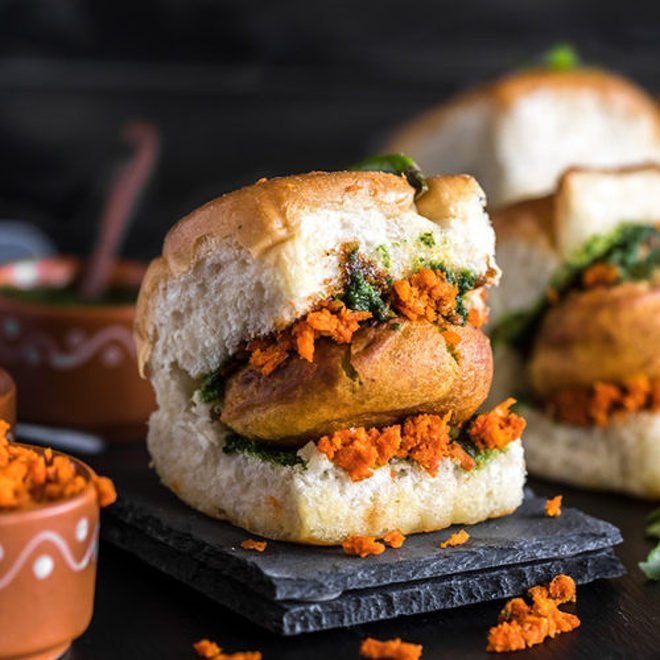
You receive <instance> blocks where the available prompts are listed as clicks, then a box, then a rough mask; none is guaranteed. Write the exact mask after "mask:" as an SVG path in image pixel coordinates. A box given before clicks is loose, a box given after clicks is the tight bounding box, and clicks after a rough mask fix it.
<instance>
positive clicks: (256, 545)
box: [241, 539, 268, 552]
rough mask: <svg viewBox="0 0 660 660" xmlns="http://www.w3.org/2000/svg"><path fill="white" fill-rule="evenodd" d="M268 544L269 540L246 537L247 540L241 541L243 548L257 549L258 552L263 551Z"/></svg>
mask: <svg viewBox="0 0 660 660" xmlns="http://www.w3.org/2000/svg"><path fill="white" fill-rule="evenodd" d="M267 546H268V542H267V541H257V540H256V539H245V541H241V548H243V550H256V551H257V552H263V551H264V550H265V549H266V547H267Z"/></svg>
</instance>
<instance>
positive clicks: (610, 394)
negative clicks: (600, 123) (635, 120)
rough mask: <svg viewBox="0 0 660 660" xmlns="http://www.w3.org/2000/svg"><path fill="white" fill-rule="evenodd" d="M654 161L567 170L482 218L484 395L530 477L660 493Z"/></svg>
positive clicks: (658, 170) (659, 290)
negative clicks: (492, 238)
mask: <svg viewBox="0 0 660 660" xmlns="http://www.w3.org/2000/svg"><path fill="white" fill-rule="evenodd" d="M659 221H660V167H658V166H644V167H637V168H628V169H621V170H609V171H608V170H596V169H591V170H590V169H573V170H570V171H569V172H567V173H566V174H565V175H564V176H563V177H562V178H561V181H560V183H559V186H558V188H557V191H556V192H555V193H554V194H553V195H551V196H549V197H546V198H541V199H538V200H531V201H527V202H521V203H519V204H516V205H513V206H511V207H509V208H507V209H503V210H502V211H500V212H497V213H494V214H493V224H494V226H495V231H496V234H497V241H498V250H497V255H498V261H499V262H500V265H501V266H502V268H503V269H504V271H503V272H504V275H503V277H502V283H501V286H500V287H499V289H498V290H497V291H496V292H493V296H492V305H493V307H492V310H493V326H494V329H493V332H492V337H493V342H494V346H495V364H496V369H495V374H496V375H495V383H494V387H493V390H494V396H497V395H498V394H499V395H501V394H503V393H507V394H509V393H511V392H514V391H515V392H517V393H518V394H519V395H520V398H521V400H522V401H525V402H526V403H525V406H524V407H523V408H522V410H523V411H524V413H523V414H524V415H525V418H526V419H527V421H528V427H527V431H526V434H525V449H526V458H527V465H528V467H529V469H530V472H533V473H534V474H537V475H539V476H543V477H547V478H550V479H555V480H558V481H563V482H567V483H570V484H575V485H578V486H584V487H588V488H594V489H607V490H615V491H622V492H626V493H630V494H633V495H639V496H643V497H649V498H658V497H660V225H659V224H658V222H659Z"/></svg>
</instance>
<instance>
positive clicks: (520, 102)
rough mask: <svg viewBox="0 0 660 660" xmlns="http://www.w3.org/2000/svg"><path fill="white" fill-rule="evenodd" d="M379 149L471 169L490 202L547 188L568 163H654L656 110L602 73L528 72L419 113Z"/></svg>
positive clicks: (433, 165)
mask: <svg viewBox="0 0 660 660" xmlns="http://www.w3.org/2000/svg"><path fill="white" fill-rule="evenodd" d="M386 149H388V150H390V151H403V152H405V153H407V154H409V155H410V156H412V157H413V158H415V159H416V160H417V162H418V163H419V164H420V165H421V167H422V168H424V169H427V170H428V171H430V172H437V173H440V174H442V173H445V172H467V173H469V174H472V175H473V176H475V177H476V178H477V179H478V180H479V182H480V183H481V185H482V186H483V187H484V190H485V191H486V193H487V194H488V201H489V204H490V205H491V208H497V207H501V206H505V205H507V204H511V203H513V202H517V201H520V200H523V199H529V198H536V197H540V196H543V195H547V194H549V193H551V192H552V191H553V190H554V188H555V185H556V183H557V181H558V179H559V177H560V175H561V174H562V173H563V172H564V171H565V170H566V169H568V168H569V167H572V166H590V167H619V166H622V165H631V164H637V163H643V162H647V161H648V162H660V113H659V112H658V108H657V105H656V103H655V101H654V99H653V98H652V97H651V96H650V95H648V94H647V93H646V92H645V91H644V90H642V89H641V88H639V87H638V86H636V85H635V84H633V83H632V82H630V81H628V80H626V79H624V78H622V77H620V76H617V75H614V74H612V73H608V72H606V71H603V70H600V69H590V68H575V69H572V70H568V71H553V70H549V69H543V68H537V69H528V70H522V71H517V72H515V73H512V74H510V75H508V76H505V77H503V78H501V79H499V80H496V81H495V82H492V83H489V84H486V85H483V86H481V87H478V88H476V89H474V90H471V91H468V92H465V93H462V94H459V95H458V96H456V97H455V98H453V99H451V100H449V101H447V102H445V103H443V104H441V105H439V106H438V107H437V108H434V109H431V110H430V111H427V112H425V113H424V114H422V115H421V116H420V117H418V118H416V119H413V120H412V121H411V122H410V123H408V124H407V125H404V126H403V127H402V128H400V129H398V130H397V131H396V132H395V133H394V134H393V135H392V136H391V138H390V139H389V140H388V142H387V144H386Z"/></svg>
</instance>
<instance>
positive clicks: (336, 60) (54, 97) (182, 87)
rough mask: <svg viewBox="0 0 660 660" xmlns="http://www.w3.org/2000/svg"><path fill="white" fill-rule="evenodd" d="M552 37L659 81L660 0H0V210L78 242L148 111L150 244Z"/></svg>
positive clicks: (136, 249)
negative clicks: (152, 126)
mask: <svg viewBox="0 0 660 660" xmlns="http://www.w3.org/2000/svg"><path fill="white" fill-rule="evenodd" d="M559 41H568V42H570V43H572V44H574V45H575V46H577V47H578V48H579V50H580V52H581V53H582V55H583V58H584V59H585V60H586V61H588V62H590V63H594V64H597V65H600V66H604V67H608V68H612V69H615V70H618V71H621V72H623V73H626V74H629V75H631V76H633V77H634V78H635V79H636V80H638V81H639V82H640V83H642V84H643V85H645V86H646V87H647V88H649V89H650V90H651V91H653V92H654V93H655V92H658V91H660V80H659V79H658V58H659V56H660V2H658V0H648V1H643V2H616V3H606V2H599V1H583V2H580V1H579V0H541V1H540V0H534V1H532V0H483V1H476V0H461V1H460V2H455V1H454V2H438V1H436V2H432V1H422V0H417V1H415V2H410V1H409V2H402V0H396V1H394V0H379V1H377V2H375V1H373V0H360V1H357V0H356V1H354V2H342V1H341V0H338V1H337V0H335V1H329V0H326V1H323V2H322V1H319V0H307V1H300V2H276V1H272V0H271V1H268V0H254V1H252V2H240V1H235V2H228V1H226V0H215V1H211V0H186V1H184V0H145V1H143V2H140V1H134V2H119V1H117V0H93V1H91V0H90V1H88V2H83V0H39V1H36V0H0V154H1V156H2V157H1V163H2V164H1V166H0V167H1V172H2V175H1V176H0V218H20V219H28V220H32V221H34V222H36V223H37V224H39V225H40V226H41V227H43V228H45V229H46V230H47V232H48V233H49V234H50V235H51V236H52V238H53V239H54V240H55V241H56V242H57V244H58V246H59V248H60V249H61V250H62V251H65V252H84V251H85V250H86V249H87V248H88V246H89V245H90V243H91V241H92V239H93V236H94V221H95V218H96V216H97V215H98V207H99V204H100V197H99V191H102V190H103V186H104V185H106V184H107V179H108V176H109V174H110V172H111V171H112V164H113V163H114V162H115V160H114V159H116V157H117V153H118V150H117V142H116V136H117V132H118V128H119V126H120V125H121V123H122V122H123V121H125V120H127V119H131V118H146V119H150V120H152V121H153V122H155V123H156V124H157V126H158V127H159V129H160V131H161V134H162V139H163V145H162V153H161V160H160V164H159V168H158V171H157V173H156V177H155V179H154V180H153V181H152V184H151V186H150V187H149V189H148V191H147V193H146V195H145V198H144V199H143V203H142V205H141V207H140V209H139V212H138V214H137V216H136V219H135V224H134V226H133V228H132V230H131V232H130V235H129V236H128V240H127V243H126V245H125V248H124V252H125V254H126V255H127V256H139V257H151V256H153V255H154V254H156V253H157V252H158V251H159V249H160V244H161V241H162V237H163V234H164V232H165V231H166V229H167V228H168V227H169V226H170V225H171V224H172V223H173V222H174V221H175V220H176V219H177V218H178V217H180V216H181V215H182V214H184V213H185V212H186V211H188V210H190V209H192V208H193V207H194V206H196V205H198V204H199V203H201V202H202V201H204V200H206V199H208V198H210V197H212V196H215V195H216V194H219V193H222V192H224V191H226V190H228V189H231V188H233V187H235V186H237V185H239V184H242V183H246V182H251V181H253V180H255V179H256V178H258V177H260V176H264V175H266V176H270V175H275V174H286V173H289V172H293V171H303V170H309V169H313V168H317V169H324V168H327V169H330V168H337V167H341V166H342V165H343V164H346V163H350V162H352V161H354V160H356V159H358V158H360V157H361V156H363V155H364V154H366V153H368V152H371V151H374V150H376V149H377V148H378V144H379V142H380V141H381V140H382V138H383V136H384V135H386V133H387V131H388V130H389V129H391V128H392V127H393V126H395V125H396V124H397V123H398V122H400V121H402V120H404V119H406V118H409V117H411V116H413V115H414V114H415V113H416V112H418V111H420V110H422V109H424V108H426V107H427V106H428V105H429V104H433V103H435V102H438V101H440V100H442V99H443V98H446V97H447V96H448V95H449V94H451V93H453V92H455V91H457V90H459V89H461V88H465V87H466V86H469V85H471V84H473V83H476V82H478V81H481V80H485V79H488V78H490V77H492V76H494V75H497V74H500V73H503V72H505V71H507V70H510V69H512V68H515V67H519V66H524V65H527V64H530V63H532V62H534V61H535V59H536V58H538V56H539V54H540V53H542V52H543V51H544V50H545V49H547V48H549V47H551V46H552V45H554V44H555V43H557V42H559Z"/></svg>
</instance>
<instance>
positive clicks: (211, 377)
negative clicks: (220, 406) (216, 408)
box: [197, 369, 225, 403]
mask: <svg viewBox="0 0 660 660" xmlns="http://www.w3.org/2000/svg"><path fill="white" fill-rule="evenodd" d="M197 391H198V392H199V398H200V399H201V400H202V401H203V402H204V403H216V402H218V401H220V399H222V395H223V394H224V391H225V379H224V378H222V376H221V375H220V369H217V370H216V371H212V372H211V373H210V374H207V375H206V376H204V378H203V379H202V384H201V385H200V386H199V389H198V390H197Z"/></svg>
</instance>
